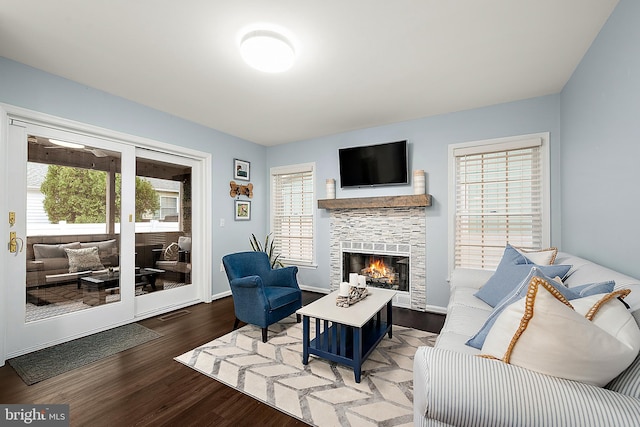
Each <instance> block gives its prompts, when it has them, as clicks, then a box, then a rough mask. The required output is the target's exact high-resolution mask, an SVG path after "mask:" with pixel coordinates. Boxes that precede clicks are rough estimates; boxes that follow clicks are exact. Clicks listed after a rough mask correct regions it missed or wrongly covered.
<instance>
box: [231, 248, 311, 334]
mask: <svg viewBox="0 0 640 427" xmlns="http://www.w3.org/2000/svg"><path fill="white" fill-rule="evenodd" d="M222 263H223V264H224V269H225V271H226V273H227V278H228V279H229V285H230V286H231V293H232V295H233V306H234V309H235V315H236V320H235V322H234V325H233V329H236V328H237V327H238V324H239V322H240V321H243V322H245V323H251V324H252V325H256V326H259V327H261V328H262V342H267V327H268V326H269V325H271V324H273V323H276V322H278V321H279V320H281V319H284V318H285V317H287V316H289V315H291V314H293V313H295V312H296V310H298V309H299V308H301V307H302V291H300V287H299V286H298V281H297V279H296V274H297V273H298V267H295V266H292V267H285V268H277V269H272V268H271V264H270V263H269V257H268V256H267V254H266V253H264V252H239V253H235V254H230V255H226V256H224V257H223V258H222ZM297 320H298V322H300V316H299V315H298V316H297Z"/></svg>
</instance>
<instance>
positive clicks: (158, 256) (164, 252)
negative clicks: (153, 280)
mask: <svg viewBox="0 0 640 427" xmlns="http://www.w3.org/2000/svg"><path fill="white" fill-rule="evenodd" d="M153 253H154V258H155V267H156V268H159V269H161V270H164V271H165V272H166V273H165V274H166V275H165V277H166V278H168V279H169V280H176V281H178V282H180V283H191V237H189V236H180V237H178V243H176V242H173V243H171V244H170V245H169V246H167V247H166V248H164V249H154V250H153ZM170 272H171V273H173V274H172V275H170V274H169V273H170Z"/></svg>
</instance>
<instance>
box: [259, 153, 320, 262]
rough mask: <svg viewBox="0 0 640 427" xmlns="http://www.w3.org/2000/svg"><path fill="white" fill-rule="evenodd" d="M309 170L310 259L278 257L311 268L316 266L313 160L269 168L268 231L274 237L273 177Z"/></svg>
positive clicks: (314, 169) (314, 175)
mask: <svg viewBox="0 0 640 427" xmlns="http://www.w3.org/2000/svg"><path fill="white" fill-rule="evenodd" d="M308 171H311V177H312V178H311V179H312V191H313V193H312V195H311V198H312V208H311V217H312V227H311V228H312V237H311V240H312V242H311V251H312V254H311V261H309V262H299V261H294V260H289V259H285V258H279V260H280V261H281V262H282V263H283V264H284V265H296V266H298V267H311V268H315V267H317V263H316V256H317V250H316V243H317V233H316V224H317V220H316V219H317V218H316V211H317V209H314V206H315V203H316V200H317V197H316V193H317V191H316V164H315V162H311V163H298V164H293V165H285V166H274V167H272V168H271V169H270V170H269V193H270V194H269V200H270V207H269V213H270V224H269V230H270V233H271V234H272V236H273V238H274V239H276V233H275V232H274V228H275V227H274V223H275V218H276V212H275V205H276V204H275V182H274V181H275V180H274V177H275V176H276V175H282V174H294V173H304V172H308Z"/></svg>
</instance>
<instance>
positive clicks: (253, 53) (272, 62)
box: [240, 30, 295, 73]
mask: <svg viewBox="0 0 640 427" xmlns="http://www.w3.org/2000/svg"><path fill="white" fill-rule="evenodd" d="M240 54H241V55H242V59H244V61H245V62H246V63H247V64H249V65H250V66H251V67H253V68H255V69H256V70H260V71H264V72H265V73H281V72H283V71H287V70H288V69H289V68H291V67H292V66H293V62H294V61H295V52H294V50H293V45H292V44H291V43H290V42H289V40H287V39H286V38H285V37H284V36H283V35H282V34H279V33H277V32H275V31H269V30H255V31H250V32H249V33H247V34H245V35H244V37H242V40H241V41H240Z"/></svg>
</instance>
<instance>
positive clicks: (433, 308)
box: [424, 305, 447, 314]
mask: <svg viewBox="0 0 640 427" xmlns="http://www.w3.org/2000/svg"><path fill="white" fill-rule="evenodd" d="M424 311H427V312H429V313H436V314H447V307H440V306H439V305H427V306H425V308H424Z"/></svg>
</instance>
